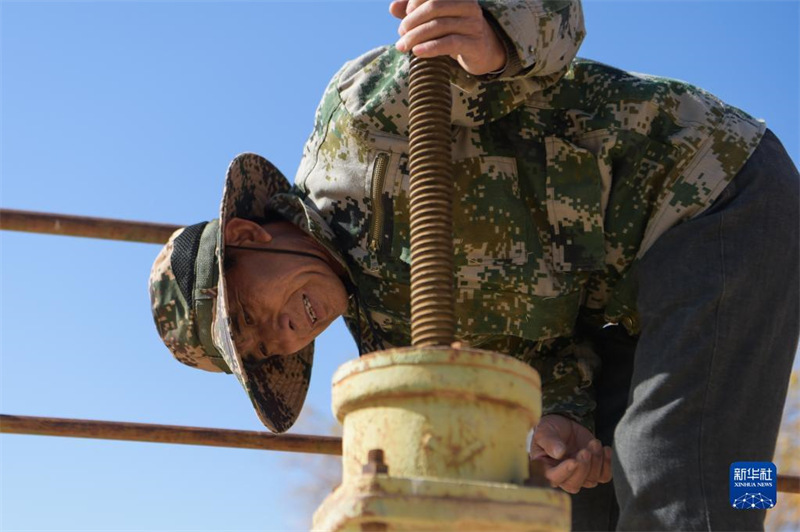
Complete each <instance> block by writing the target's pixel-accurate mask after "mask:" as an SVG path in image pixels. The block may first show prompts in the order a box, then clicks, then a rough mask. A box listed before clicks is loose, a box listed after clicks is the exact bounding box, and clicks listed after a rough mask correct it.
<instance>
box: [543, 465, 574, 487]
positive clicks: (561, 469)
mask: <svg viewBox="0 0 800 532" xmlns="http://www.w3.org/2000/svg"><path fill="white" fill-rule="evenodd" d="M577 467H578V462H577V460H573V459H569V460H564V461H563V462H561V463H560V464H558V465H557V466H555V467H553V468H550V469H547V470H545V472H544V476H545V478H547V480H549V481H550V485H551V486H553V487H554V488H558V487H560V486H561V484H563V483H564V481H565V480H567V479H568V478H569V477H570V476H572V474H573V473H574V472H575V469H576V468H577Z"/></svg>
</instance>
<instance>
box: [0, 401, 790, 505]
mask: <svg viewBox="0 0 800 532" xmlns="http://www.w3.org/2000/svg"><path fill="white" fill-rule="evenodd" d="M0 433H5V434H26V435H34V436H62V437H71V438H92V439H103V440H119V441H140V442H151V443H175V444H182V445H209V446H212V447H232V448H238V449H261V450H267V451H286V452H292V453H312V454H328V455H334V456H340V455H341V454H342V439H341V438H336V437H333V436H313V435H306V434H272V433H271V432H258V431H250V430H230V429H213V428H201V427H181V426H175V425H153V424H146V423H125V422H119V421H95V420H87V419H63V418H52V417H34V416H11V415H7V414H0ZM777 484H778V486H777V487H778V491H782V492H785V493H800V476H795V475H778V482H777Z"/></svg>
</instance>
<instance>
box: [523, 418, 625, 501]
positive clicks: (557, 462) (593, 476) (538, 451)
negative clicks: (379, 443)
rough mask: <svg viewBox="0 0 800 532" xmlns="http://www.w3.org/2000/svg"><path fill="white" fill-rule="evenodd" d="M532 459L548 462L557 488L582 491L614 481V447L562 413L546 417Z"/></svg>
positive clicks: (536, 435) (549, 474) (548, 472)
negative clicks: (612, 454) (601, 440)
mask: <svg viewBox="0 0 800 532" xmlns="http://www.w3.org/2000/svg"><path fill="white" fill-rule="evenodd" d="M531 460H539V461H541V462H543V463H544V470H545V477H547V480H549V481H550V484H551V485H552V486H553V487H554V488H561V489H563V490H564V491H566V492H569V493H578V492H579V491H580V490H581V488H593V487H595V486H597V484H603V483H606V482H608V481H610V480H611V447H605V448H604V447H603V445H602V443H600V440H598V439H597V438H595V437H594V436H593V435H592V433H591V432H589V431H588V430H587V429H586V428H585V427H583V426H582V425H580V424H578V423H576V422H574V421H572V420H571V419H568V418H566V417H563V416H559V415H547V416H543V417H542V419H541V420H540V421H539V425H537V426H536V430H535V431H534V433H533V441H532V442H531Z"/></svg>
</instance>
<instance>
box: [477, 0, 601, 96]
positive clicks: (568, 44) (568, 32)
mask: <svg viewBox="0 0 800 532" xmlns="http://www.w3.org/2000/svg"><path fill="white" fill-rule="evenodd" d="M480 4H481V7H482V8H483V10H484V14H485V15H486V18H487V20H488V21H489V23H490V24H491V25H492V26H493V27H494V29H495V31H496V32H497V34H498V36H499V37H500V39H501V40H502V41H503V44H504V46H505V48H506V54H507V58H508V59H507V63H506V68H505V69H504V71H503V72H502V73H501V74H500V75H498V76H497V77H496V79H517V78H520V77H523V78H524V77H527V78H530V77H543V78H553V79H554V80H557V79H560V78H561V76H563V75H564V73H566V71H567V69H568V68H569V65H570V63H571V62H572V60H573V59H574V58H575V56H576V55H577V53H578V48H579V47H580V45H581V42H582V41H583V38H584V36H585V35H586V30H585V27H584V24H583V9H582V7H581V2H580V0H480Z"/></svg>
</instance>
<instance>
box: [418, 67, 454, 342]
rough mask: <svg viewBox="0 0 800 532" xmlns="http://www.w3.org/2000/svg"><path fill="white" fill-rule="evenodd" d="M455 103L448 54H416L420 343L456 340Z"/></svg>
mask: <svg viewBox="0 0 800 532" xmlns="http://www.w3.org/2000/svg"><path fill="white" fill-rule="evenodd" d="M451 107H452V101H451V95H450V64H449V62H448V59H447V58H446V57H437V58H433V59H420V58H418V57H412V58H411V67H410V72H409V126H408V128H409V169H410V173H411V176H410V182H409V193H410V224H411V227H410V233H411V343H412V345H414V346H416V347H425V346H434V345H450V344H452V343H453V341H454V339H455V312H454V307H455V291H454V288H453V194H454V186H453V170H452V166H453V165H452V153H451V145H450V142H451V141H450V135H451V130H450V110H451Z"/></svg>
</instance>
